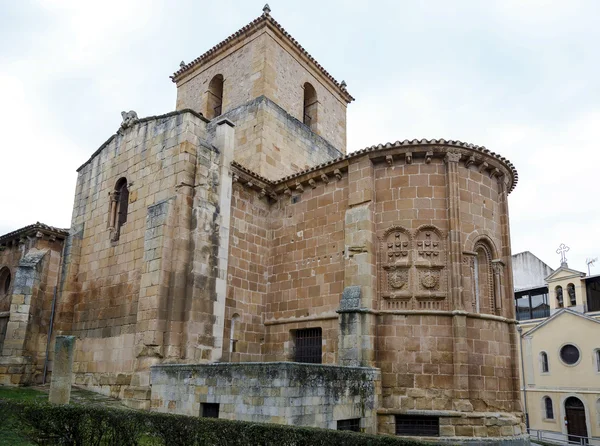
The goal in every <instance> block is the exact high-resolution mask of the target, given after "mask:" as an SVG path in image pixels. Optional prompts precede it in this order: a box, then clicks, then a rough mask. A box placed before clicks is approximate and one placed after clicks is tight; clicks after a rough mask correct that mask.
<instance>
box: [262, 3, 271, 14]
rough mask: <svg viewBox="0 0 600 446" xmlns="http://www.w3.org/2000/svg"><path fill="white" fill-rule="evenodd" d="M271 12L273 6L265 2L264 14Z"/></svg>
mask: <svg viewBox="0 0 600 446" xmlns="http://www.w3.org/2000/svg"><path fill="white" fill-rule="evenodd" d="M270 12H271V7H270V6H269V4H268V3H265V6H264V7H263V14H264V15H269V13H270Z"/></svg>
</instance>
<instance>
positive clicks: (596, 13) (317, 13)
mask: <svg viewBox="0 0 600 446" xmlns="http://www.w3.org/2000/svg"><path fill="white" fill-rule="evenodd" d="M270 6H271V8H272V13H271V15H272V16H273V17H274V18H275V19H276V20H277V21H278V22H279V23H281V24H282V25H283V26H284V27H285V28H286V30H287V31H288V32H290V33H291V34H292V35H293V36H294V37H295V38H296V39H297V40H298V41H299V42H300V43H301V44H302V45H303V46H304V47H305V48H306V49H307V50H308V51H309V52H310V53H311V54H312V55H313V56H314V57H315V58H316V59H317V60H318V61H319V62H320V63H321V64H323V66H325V68H326V69H327V70H328V71H329V72H330V73H331V74H332V75H333V76H334V77H335V78H336V79H338V80H342V79H344V80H346V82H347V83H348V90H349V91H350V93H351V94H352V95H353V96H354V97H355V98H356V101H355V102H354V103H352V104H351V105H350V106H349V108H348V147H349V150H350V151H353V150H357V149H361V148H364V147H366V146H370V145H373V144H378V143H385V142H387V141H396V140H402V139H413V138H419V139H420V138H445V139H460V140H462V141H467V142H472V143H474V144H479V145H484V146H486V147H487V148H488V149H490V150H493V151H495V152H499V153H500V154H502V155H503V156H505V157H507V158H509V159H510V160H511V161H512V162H513V163H514V164H515V165H516V167H517V169H518V171H519V178H520V179H519V184H518V186H517V188H516V190H515V191H514V192H513V193H512V194H511V195H510V213H511V229H512V249H513V253H517V252H520V251H525V250H529V251H531V252H533V253H534V254H536V255H537V256H538V257H540V258H541V259H542V260H544V261H545V262H546V263H548V264H549V265H550V266H551V267H553V268H556V267H558V266H559V256H558V255H557V254H556V253H555V251H556V248H557V247H558V245H559V244H560V243H566V244H567V245H569V246H570V247H571V250H570V252H569V253H568V255H567V257H568V260H569V266H570V267H572V268H576V269H579V270H587V267H586V264H585V259H586V257H596V256H599V255H600V236H599V230H600V198H599V190H598V189H599V186H600V185H599V182H598V180H599V179H600V178H599V177H600V169H599V168H598V167H599V166H600V87H599V85H600V57H599V55H600V51H599V48H600V27H599V26H598V23H597V20H598V17H600V2H598V1H597V0H589V1H576V0H568V1H567V0H561V1H545V0H498V1H491V0H487V1H481V0H473V1H467V0H453V1H448V0H439V1H434V0H427V1H416V0H414V1H408V0H404V1H387V2H383V1H381V2H376V1H364V0H360V1H353V0H344V1H324V0H319V1H316V0H305V1H302V2H298V1H293V2H292V1H271V2H270ZM262 7H263V3H262V1H261V2H258V1H248V0H239V1H233V0H229V1H227V0H219V1H210V2H209V1H203V0H189V1H174V0H172V1H167V0H165V1H151V0H140V1H137V0H136V1H133V0H118V1H112V0H110V1H109V0H102V1H84V0H46V1H44V0H39V1H25V0H19V1H10V0H0V101H1V102H0V104H1V106H0V130H1V134H2V142H1V143H0V167H1V169H0V199H1V201H2V206H1V207H0V234H3V233H6V232H8V231H11V230H14V229H17V228H19V227H22V226H25V225H28V224H31V223H34V222H36V221H41V222H44V223H47V224H50V225H54V226H61V227H68V226H69V225H70V219H71V208H72V204H73V194H74V189H75V180H76V172H75V169H76V168H77V167H79V166H80V165H81V164H82V163H83V162H84V161H86V160H87V159H88V158H89V156H90V155H91V154H92V153H93V152H94V151H95V150H96V149H97V148H98V147H99V146H100V145H101V144H102V143H103V142H104V141H105V140H106V139H108V138H109V137H110V136H111V135H112V134H113V133H114V132H115V131H116V130H117V128H118V126H119V124H120V122H121V115H120V112H121V110H130V109H132V110H136V111H137V113H138V115H139V116H140V117H144V116H149V115H157V114H162V113H166V112H169V111H171V110H173V109H174V107H175V85H174V84H173V83H171V81H170V79H169V75H171V74H172V73H173V72H174V71H175V70H177V69H178V67H179V62H180V61H181V60H184V61H187V62H189V61H190V60H192V59H194V58H195V57H197V56H199V55H200V54H201V53H203V52H204V51H206V50H207V49H209V48H210V47H212V46H213V45H214V44H216V43H218V42H219V41H221V40H222V39H224V38H225V37H227V36H229V35H230V34H232V33H233V32H235V31H236V30H238V29H239V28H241V27H242V26H244V25H246V24H247V23H248V22H250V21H251V20H253V19H254V18H255V17H257V16H259V15H260V14H261V13H262ZM594 273H595V274H600V262H599V263H597V266H596V267H595V268H592V274H594Z"/></svg>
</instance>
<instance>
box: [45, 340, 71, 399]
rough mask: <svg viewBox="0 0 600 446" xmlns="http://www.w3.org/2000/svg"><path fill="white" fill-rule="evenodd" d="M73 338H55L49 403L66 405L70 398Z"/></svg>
mask: <svg viewBox="0 0 600 446" xmlns="http://www.w3.org/2000/svg"><path fill="white" fill-rule="evenodd" d="M74 356H75V336H57V337H56V343H55V347H54V369H53V371H52V381H51V382H50V395H49V401H50V402H51V403H53V404H68V403H69V400H70V398H71V384H72V383H71V381H72V376H73V358H74Z"/></svg>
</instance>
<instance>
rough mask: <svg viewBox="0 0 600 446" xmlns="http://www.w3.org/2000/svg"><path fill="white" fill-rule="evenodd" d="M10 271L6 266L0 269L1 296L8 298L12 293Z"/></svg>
mask: <svg viewBox="0 0 600 446" xmlns="http://www.w3.org/2000/svg"><path fill="white" fill-rule="evenodd" d="M10 283H11V277H10V270H9V269H8V268H7V267H6V266H5V267H4V268H1V269H0V296H7V295H8V292H9V291H10Z"/></svg>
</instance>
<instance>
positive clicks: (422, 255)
mask: <svg viewBox="0 0 600 446" xmlns="http://www.w3.org/2000/svg"><path fill="white" fill-rule="evenodd" d="M415 246H416V260H415V267H416V270H417V276H418V288H417V290H415V291H416V295H415V297H416V298H417V299H444V298H445V297H446V290H447V283H446V281H447V277H446V247H445V243H444V237H443V234H442V232H441V231H440V230H439V229H438V228H436V227H435V226H430V225H426V226H421V227H419V228H418V229H417V231H416V232H415Z"/></svg>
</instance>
